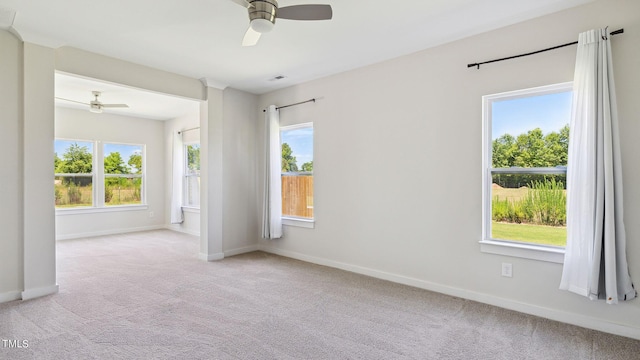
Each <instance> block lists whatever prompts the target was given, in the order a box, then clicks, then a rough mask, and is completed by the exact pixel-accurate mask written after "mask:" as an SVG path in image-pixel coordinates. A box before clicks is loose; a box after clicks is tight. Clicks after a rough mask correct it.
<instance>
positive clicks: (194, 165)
mask: <svg viewBox="0 0 640 360" xmlns="http://www.w3.org/2000/svg"><path fill="white" fill-rule="evenodd" d="M184 153H185V162H184V163H185V169H184V206H187V207H195V208H199V207H200V144H197V143H194V144H186V145H185V146H184Z"/></svg>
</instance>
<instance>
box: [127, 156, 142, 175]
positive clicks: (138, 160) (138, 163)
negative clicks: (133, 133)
mask: <svg viewBox="0 0 640 360" xmlns="http://www.w3.org/2000/svg"><path fill="white" fill-rule="evenodd" d="M127 164H129V166H130V167H131V169H132V170H131V171H132V172H133V173H134V174H140V173H142V155H141V154H140V153H138V152H135V153H133V154H131V155H130V156H129V161H128V162H127ZM133 169H135V171H133Z"/></svg>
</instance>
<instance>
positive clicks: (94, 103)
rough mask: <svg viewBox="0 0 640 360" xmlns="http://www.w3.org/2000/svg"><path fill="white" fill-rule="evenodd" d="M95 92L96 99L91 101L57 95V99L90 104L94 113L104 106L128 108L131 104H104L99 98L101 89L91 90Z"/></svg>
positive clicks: (99, 111)
mask: <svg viewBox="0 0 640 360" xmlns="http://www.w3.org/2000/svg"><path fill="white" fill-rule="evenodd" d="M91 93H92V94H93V96H95V98H94V100H93V101H91V102H89V103H85V102H82V101H75V100H71V99H65V98H60V97H56V99H60V100H64V101H70V102H74V103H78V104H83V105H89V111H91V112H93V113H98V114H99V113H101V112H102V109H103V108H128V107H129V105H127V104H103V103H102V102H100V100H98V97H99V96H100V94H101V92H100V91H92V92H91Z"/></svg>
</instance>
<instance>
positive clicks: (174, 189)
mask: <svg viewBox="0 0 640 360" xmlns="http://www.w3.org/2000/svg"><path fill="white" fill-rule="evenodd" d="M183 176H184V146H183V142H182V134H181V133H180V132H175V133H174V134H173V158H172V161H171V179H172V180H171V223H172V224H182V222H184V214H183V213H182V178H183Z"/></svg>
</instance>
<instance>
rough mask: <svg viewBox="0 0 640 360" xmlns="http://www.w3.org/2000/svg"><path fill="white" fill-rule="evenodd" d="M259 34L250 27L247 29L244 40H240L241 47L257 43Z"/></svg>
mask: <svg viewBox="0 0 640 360" xmlns="http://www.w3.org/2000/svg"><path fill="white" fill-rule="evenodd" d="M260 35H262V34H261V33H259V32H257V31H255V30H253V29H252V28H251V26H249V28H248V29H247V32H246V33H245V34H244V38H243V39H242V46H253V45H255V44H257V43H258V40H260Z"/></svg>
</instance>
